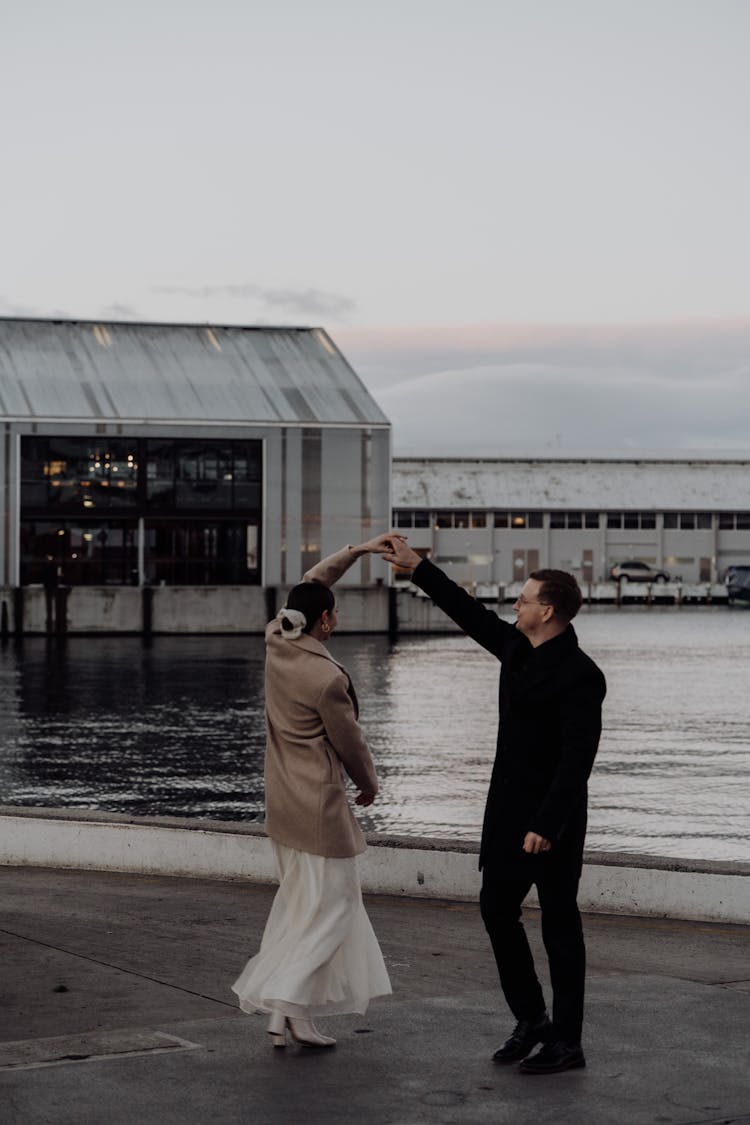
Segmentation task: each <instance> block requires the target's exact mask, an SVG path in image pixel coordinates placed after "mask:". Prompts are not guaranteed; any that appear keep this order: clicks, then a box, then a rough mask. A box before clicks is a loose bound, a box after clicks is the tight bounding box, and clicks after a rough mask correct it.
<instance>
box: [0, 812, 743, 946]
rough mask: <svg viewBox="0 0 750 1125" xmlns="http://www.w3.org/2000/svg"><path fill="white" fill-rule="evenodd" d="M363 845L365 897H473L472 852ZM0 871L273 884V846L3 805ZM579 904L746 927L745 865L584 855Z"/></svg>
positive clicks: (228, 834)
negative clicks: (8, 868)
mask: <svg viewBox="0 0 750 1125" xmlns="http://www.w3.org/2000/svg"><path fill="white" fill-rule="evenodd" d="M368 843H369V845H370V846H369V848H368V850H367V852H366V853H365V854H364V855H363V856H362V857H361V859H360V865H361V873H362V887H363V890H364V891H366V892H368V893H370V894H388V895H408V896H413V897H423V898H440V899H456V900H464V901H465V900H471V899H476V897H477V895H478V893H479V883H480V875H479V872H478V870H477V855H478V846H477V845H474V844H466V843H461V842H455V841H449V840H432V839H418V838H414V839H411V838H404V837H388V836H370V837H369V838H368ZM0 864H3V865H6V866H22V865H31V866H41V867H62V868H83V869H85V868H89V869H91V870H97V871H123V872H132V873H136V874H142V875H179V876H188V877H189V876H192V877H194V878H212V879H249V880H251V881H253V882H260V883H271V882H275V870H274V863H273V856H272V853H271V847H270V843H269V841H268V840H267V839H266V837H265V836H264V835H263V832H262V831H261V830H260V829H259V828H257V827H255V826H251V825H246V824H239V823H226V822H219V821H210V820H182V819H178V818H173V817H156V818H150V817H143V818H134V817H127V816H118V815H116V814H112V813H100V812H94V811H90V810H84V809H74V810H64V809H36V808H34V809H25V808H21V807H15V806H13V807H5V808H3V807H0ZM530 901H531V902H532V903H533V898H532V899H530ZM579 903H580V906H581V909H582V910H586V911H594V912H599V913H607V914H635V915H644V916H651V917H669V918H685V919H692V920H696V921H709V922H735V923H740V924H745V925H747V924H750V864H743V863H719V862H712V861H700V860H694V861H691V860H675V859H666V858H662V857H659V856H638V855H628V854H624V853H605V852H593V853H592V852H589V853H587V854H586V857H585V863H584V869H583V876H582V879H581V890H580V895H579Z"/></svg>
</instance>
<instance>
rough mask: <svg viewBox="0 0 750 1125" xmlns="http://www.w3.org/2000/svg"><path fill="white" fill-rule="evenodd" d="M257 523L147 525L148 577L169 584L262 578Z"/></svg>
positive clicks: (156, 522)
mask: <svg viewBox="0 0 750 1125" xmlns="http://www.w3.org/2000/svg"><path fill="white" fill-rule="evenodd" d="M258 567H259V561H258V528H257V525H254V524H246V523H244V522H243V523H240V522H237V521H230V520H227V521H218V520H211V521H207V520H186V521H183V520H153V521H149V522H148V523H147V524H146V579H147V581H148V582H150V583H154V584H156V585H159V584H160V583H162V582H164V583H166V584H167V585H169V586H175V585H177V586H222V585H229V586H242V585H248V584H255V583H257V581H258Z"/></svg>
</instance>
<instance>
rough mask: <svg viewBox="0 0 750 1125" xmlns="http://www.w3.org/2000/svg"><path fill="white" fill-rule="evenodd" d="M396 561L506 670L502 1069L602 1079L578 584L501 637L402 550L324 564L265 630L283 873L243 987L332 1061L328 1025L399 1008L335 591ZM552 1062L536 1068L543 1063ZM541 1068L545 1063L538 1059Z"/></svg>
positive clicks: (499, 910)
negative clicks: (351, 794)
mask: <svg viewBox="0 0 750 1125" xmlns="http://www.w3.org/2000/svg"><path fill="white" fill-rule="evenodd" d="M365 554H379V555H381V556H382V557H383V558H384V560H385V561H386V562H389V563H391V564H393V565H394V566H397V567H398V568H399V569H400V570H409V571H412V582H414V583H415V584H416V585H417V586H419V587H420V588H421V589H422V590H424V592H425V593H426V594H427V595H428V596H429V597H430V598H431V599H432V600H433V601H434V602H435V603H436V604H437V605H438V606H439V607H440V608H441V609H442V610H443V611H444V612H445V613H447V614H448V616H449V617H451V618H452V619H453V620H454V621H455V622H456V623H457V624H458V625H459V626H460V627H461V628H462V629H463V631H464V632H465V633H467V634H468V635H469V636H470V637H473V638H474V640H475V641H477V642H478V643H479V644H480V645H482V646H483V647H484V648H486V649H487V650H488V651H489V652H491V653H492V654H493V655H494V656H496V657H497V658H498V660H500V661H501V663H502V670H501V676H500V727H499V733H498V741H497V756H496V758H495V764H494V768H493V771H492V780H491V782H490V789H489V794H488V797H487V806H486V809H485V814H484V825H483V828H482V843H481V849H480V856H479V866H480V868H481V870H482V889H481V894H480V906H481V913H482V918H483V920H484V924H485V926H486V928H487V933H488V935H489V938H490V942H491V944H492V949H493V952H494V955H495V960H496V962H497V968H498V973H499V976H500V985H501V987H502V990H503V993H504V995H505V999H506V1001H507V1003H508V1006H509V1008H510V1010H511V1012H512V1013H513V1016H514V1017H515V1019H516V1024H515V1027H514V1029H513V1031H512V1032H511V1034H510V1036H509V1038H508V1039H507V1041H506V1042H505V1043H504V1044H503V1045H502V1046H501V1047H499V1048H498V1050H497V1051H496V1052H495V1054H494V1056H493V1058H494V1060H495V1061H496V1062H498V1063H502V1064H508V1063H520V1066H521V1069H522V1070H523V1071H524V1072H525V1073H529V1074H554V1073H557V1072H559V1071H563V1070H569V1069H572V1068H575V1067H582V1066H585V1059H584V1055H583V1050H582V1047H581V1028H582V1024H583V994H584V977H585V956H586V955H585V946H584V941H583V931H582V928H581V918H580V914H579V912H578V907H577V904H576V896H577V891H578V880H579V877H580V873H581V863H582V856H583V842H584V836H585V833H586V783H587V779H588V776H589V773H590V772H591V767H592V764H593V761H594V756H595V754H596V750H597V746H598V742H599V734H600V731H601V704H602V700H603V698H604V694H605V690H606V688H605V682H604V676H603V675H602V673H601V672H600V670H599V669H598V668H597V666H596V665H595V664H594V662H593V661H592V660H591V659H590V658H589V657H588V656H586V655H585V653H583V652H582V651H581V650H580V649H579V647H578V641H577V638H576V634H575V632H574V630H573V627H572V625H571V621H572V619H573V618H574V617H575V615H576V613H577V612H578V610H579V608H580V605H581V592H580V590H579V588H578V584H577V582H576V580H575V578H574V577H573V576H572V575H570V574H566V573H565V572H564V571H560V570H540V571H536V572H534V574H532V575H531V577H530V578H529V579H528V580H527V582H526V584H525V585H524V587H523V590H522V591H521V594H520V595H519V597H518V600H517V601H516V603H515V607H514V608H515V612H516V615H517V621H516V624H515V626H513V625H509V624H508V623H507V622H505V621H502V620H501V619H500V618H499V617H498V616H497V614H495V613H493V612H492V610H489V609H487V608H486V607H485V606H483V605H482V604H481V603H480V602H478V601H476V599H474V598H472V597H471V596H470V595H469V594H468V593H467V592H466V591H465V590H463V589H461V588H460V587H459V586H457V585H456V584H455V583H454V582H452V581H451V580H450V579H449V578H448V577H447V575H445V574H444V573H443V572H442V571H441V570H440V569H439V568H438V567H436V566H434V565H433V564H432V563H430V562H429V561H428V560H426V559H422V558H421V557H420V556H419V555H418V554H417V553H416V552H415V551H413V550H412V549H411V548H410V547H409V546H408V544H407V543H406V541H405V539H404V537H403V536H401V535H399V534H397V533H391V534H386V535H381V536H378V537H376V538H375V539H371V540H369V541H368V542H366V543H362V544H360V545H359V546H356V547H345V548H344V549H343V550H341V551H339V552H337V553H336V554H334V555H331V556H330V557H329V558H327V559H323V561H322V562H320V563H318V564H317V565H316V566H314V567H313V568H312V569H311V570H309V571H308V572H307V574H306V575H305V577H304V581H303V582H302V583H301V584H300V585H298V586H295V587H294V588H293V589H292V590H291V591H290V593H289V597H288V598H287V604H286V606H285V607H284V608H283V609H282V610H281V611H280V612H279V614H278V616H277V617H276V618H274V620H273V621H271V622H270V624H269V625H268V627H267V629H266V646H267V648H266V654H267V655H266V726H267V742H266V767H265V780H266V832H267V834H268V836H270V838H271V841H272V845H273V849H274V853H275V857H276V864H277V868H278V873H279V889H278V892H277V894H276V897H275V899H274V902H273V905H272V907H271V912H270V914H269V917H268V921H267V923H266V928H265V932H264V934H263V939H262V943H261V948H260V952H259V953H258V954H257V955H256V956H255V957H253V958H252V959H251V960H250V961H249V962H248V963H247V965H246V966H245V968H244V970H243V972H242V973H241V974H240V976H239V978H238V979H237V980H236V981H235V983H234V984H233V986H232V988H233V991H234V992H236V993H237V996H238V997H239V1003H240V1007H241V1008H242V1010H243V1011H246V1012H255V1011H259V1010H260V1011H262V1012H266V1013H267V1014H268V1016H269V1021H268V1032H269V1034H270V1036H271V1041H272V1043H273V1045H274V1046H275V1047H283V1046H284V1044H285V1041H286V1039H285V1037H286V1032H287V1031H289V1033H290V1034H291V1036H292V1037H293V1038H294V1039H295V1040H296V1041H297V1042H299V1043H301V1044H303V1045H305V1046H312V1047H332V1046H333V1045H334V1044H335V1040H334V1039H332V1038H330V1037H329V1036H326V1035H323V1034H321V1033H320V1031H319V1030H318V1028H317V1027H316V1026H315V1024H314V1023H313V1017H315V1016H323V1015H332V1014H335V1013H345V1012H358V1013H360V1014H364V1012H365V1011H366V1008H367V1004H368V1002H369V1000H370V999H371V998H372V997H374V996H382V995H385V994H386V993H389V992H390V991H391V986H390V981H389V979H388V973H387V971H386V968H385V965H384V963H383V958H382V955H381V952H380V948H379V946H378V942H377V939H376V938H375V934H374V933H373V930H372V927H371V925H370V922H369V919H368V917H367V914H366V913H365V909H364V906H363V904H362V895H361V891H360V884H359V875H358V871H357V866H356V862H357V861H356V856H357V855H358V854H359V853H360V852H362V851H364V849H365V841H364V837H363V835H362V832H361V830H360V828H359V825H358V824H357V822H356V820H355V818H354V816H353V814H352V811H351V809H350V807H349V803H348V801H347V798H346V793H345V788H344V784H345V782H344V771H345V772H346V774H348V776H349V777H350V778H351V780H352V781H353V782H354V784H355V786H356V787H357V788H358V790H359V793H358V795H357V797H356V799H355V804H357V805H360V806H367V805H370V804H372V802H373V801H374V799H375V797H376V795H377V791H378V782H377V778H376V775H375V770H374V767H373V763H372V758H371V757H370V752H369V750H368V748H367V743H366V741H365V739H364V736H363V734H362V731H361V729H360V727H359V725H358V723H357V698H356V695H355V693H354V688H353V686H352V682H351V679H350V678H349V676H348V674H347V672H346V671H345V669H344V668H343V667H342V666H341V665H340V664H338V663H337V662H336V661H335V660H334V659H333V657H331V656H330V655H329V654H328V651H327V649H326V647H325V642H326V641H327V640H328V638H329V637H330V635H331V633H332V632H333V630H334V629H335V628H336V623H337V617H336V604H335V600H334V597H333V594H332V593H331V587H332V586H333V585H334V583H335V582H336V581H337V579H339V578H340V577H341V576H342V574H344V573H345V572H346V571H347V570H348V569H349V567H351V566H352V565H353V564H354V563H355V562H356V560H357V559H358V558H360V557H361V556H362V555H365ZM532 885H536V888H537V892H538V896H539V905H540V908H541V916H542V937H543V940H544V946H545V950H546V953H547V958H548V961H549V969H550V980H551V984H552V994H553V1008H552V1018H551V1019H550V1018H549V1016H548V1014H547V1010H546V1007H545V1002H544V997H543V994H542V989H541V986H540V984H539V981H538V979H537V976H536V972H535V969H534V962H533V959H532V955H531V950H530V948H529V944H528V941H527V939H526V934H525V932H524V928H523V925H522V924H521V904H522V902H523V900H524V899H525V897H526V895H527V894H528V892H529V890H530V889H531V887H532ZM539 1045H541V1048H540V1050H538V1051H537V1052H536V1053H535V1054H533V1055H532V1051H533V1050H534V1048H535V1047H537V1046H539ZM529 1056H530V1057H529Z"/></svg>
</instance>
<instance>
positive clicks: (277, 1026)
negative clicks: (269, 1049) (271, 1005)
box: [268, 1012, 286, 1047]
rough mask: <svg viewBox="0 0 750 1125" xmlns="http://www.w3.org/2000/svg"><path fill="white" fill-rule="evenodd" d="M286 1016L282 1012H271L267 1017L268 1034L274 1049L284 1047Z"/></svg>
mask: <svg viewBox="0 0 750 1125" xmlns="http://www.w3.org/2000/svg"><path fill="white" fill-rule="evenodd" d="M285 1029H286V1016H285V1015H284V1013H283V1012H271V1015H270V1016H269V1017H268V1034H269V1035H270V1036H271V1044H272V1046H274V1047H286V1030H285Z"/></svg>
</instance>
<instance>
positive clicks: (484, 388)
mask: <svg viewBox="0 0 750 1125" xmlns="http://www.w3.org/2000/svg"><path fill="white" fill-rule="evenodd" d="M336 340H337V342H338V343H339V345H340V346H341V347H342V349H343V351H344V353H345V354H346V355H347V357H348V358H349V359H350V361H351V362H352V363H353V365H354V367H355V369H356V370H357V371H358V373H359V374H360V375H361V377H362V378H363V380H364V381H365V383H366V384H367V385H368V386H369V387H370V389H371V390H372V391H373V393H374V394H375V397H376V398H377V399H378V401H379V403H380V405H381V406H382V408H383V410H384V411H385V412H386V414H387V415H388V416H389V418H390V419H391V421H392V422H393V426H394V446H395V450H396V452H397V453H400V454H407V455H411V454H413V455H420V454H422V455H432V456H439V455H440V454H446V455H454V456H460V455H469V456H471V455H475V456H477V455H484V456H499V455H501V454H502V453H503V452H504V451H506V450H507V451H513V452H518V451H527V452H536V451H541V450H545V449H546V450H556V451H560V452H565V451H569V452H585V451H594V450H595V451H597V452H606V451H608V450H612V451H615V450H631V451H632V450H670V449H672V450H680V451H688V450H700V449H705V450H728V449H732V450H739V451H742V450H746V451H747V452H748V456H750V425H749V424H748V421H747V419H748V418H750V320H737V321H732V322H727V323H704V324H699V323H690V324H663V325H618V326H601V325H579V326H576V325H563V326H560V325H538V326H533V325H477V326H466V325H463V326H455V327H450V326H443V327H437V328H411V329H404V328H396V329H393V330H389V329H382V330H380V331H378V330H354V329H351V330H346V329H341V330H339V331H338V332H337V333H336Z"/></svg>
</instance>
